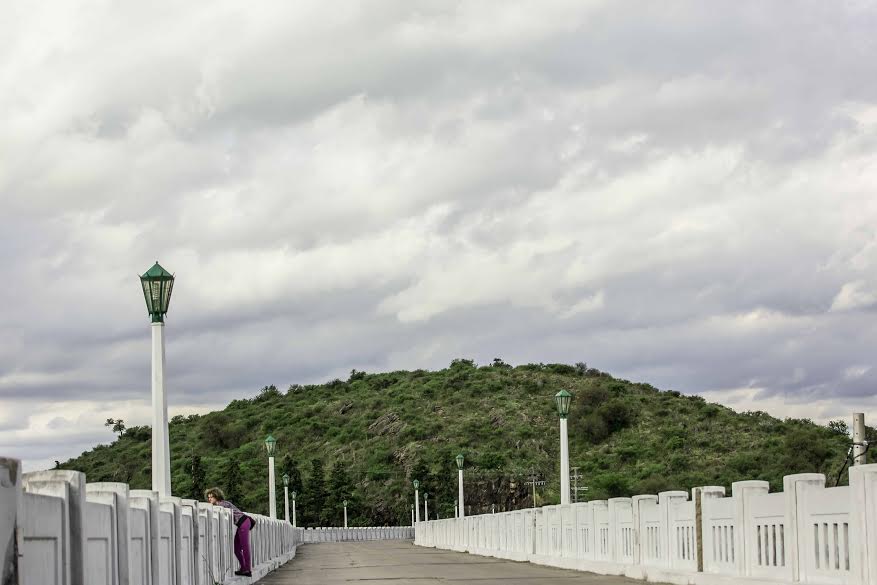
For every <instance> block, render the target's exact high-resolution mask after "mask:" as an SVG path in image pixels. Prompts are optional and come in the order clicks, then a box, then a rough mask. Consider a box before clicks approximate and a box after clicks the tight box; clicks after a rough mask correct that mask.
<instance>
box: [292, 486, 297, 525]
mask: <svg viewBox="0 0 877 585" xmlns="http://www.w3.org/2000/svg"><path fill="white" fill-rule="evenodd" d="M295 496H296V493H295V492H292V527H293V528H295Z"/></svg>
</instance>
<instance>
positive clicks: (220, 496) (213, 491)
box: [204, 487, 225, 502]
mask: <svg viewBox="0 0 877 585" xmlns="http://www.w3.org/2000/svg"><path fill="white" fill-rule="evenodd" d="M210 496H213V497H214V498H216V499H217V500H219V501H220V502H221V501H223V500H224V499H225V494H224V493H222V490H221V489H219V488H218V487H212V488H210V489H207V490H204V499H205V500H208V499H210Z"/></svg>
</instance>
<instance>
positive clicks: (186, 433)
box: [61, 359, 877, 525]
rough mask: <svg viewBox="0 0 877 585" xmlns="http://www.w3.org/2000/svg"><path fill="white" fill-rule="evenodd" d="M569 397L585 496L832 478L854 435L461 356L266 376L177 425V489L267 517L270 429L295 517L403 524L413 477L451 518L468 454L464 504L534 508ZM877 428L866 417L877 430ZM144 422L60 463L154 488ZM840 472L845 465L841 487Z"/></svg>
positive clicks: (583, 374)
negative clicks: (249, 391) (304, 377)
mask: <svg viewBox="0 0 877 585" xmlns="http://www.w3.org/2000/svg"><path fill="white" fill-rule="evenodd" d="M560 389H567V390H569V391H570V392H572V393H573V395H574V398H573V405H572V412H571V413H570V417H569V429H570V438H569V442H570V461H571V465H572V466H578V467H579V473H580V474H581V476H582V477H581V479H579V485H580V486H588V488H589V489H588V491H587V492H584V493H583V495H584V496H585V497H586V498H587V499H596V498H606V497H615V496H628V495H632V494H637V493H656V492H658V491H663V490H667V489H689V488H691V487H692V486H698V485H724V486H726V487H728V488H730V484H731V482H733V481H738V480H742V479H763V480H767V481H769V482H770V483H771V486H772V489H781V487H782V477H783V475H785V474H789V473H797V472H813V471H816V472H822V473H825V474H826V475H828V476H829V483H830V484H832V485H833V482H834V479H835V475H836V474H837V473H838V471H839V470H840V468H841V465H842V464H843V462H844V460H845V458H846V454H847V448H848V445H849V441H850V439H849V437H848V436H847V435H846V427H845V425H844V423H842V422H835V423H832V424H830V425H829V426H828V427H822V426H818V425H816V424H813V423H812V422H810V421H809V420H801V419H786V420H778V419H776V418H773V417H771V416H768V415H767V414H765V413H763V412H744V413H737V412H734V411H732V410H731V409H729V408H726V407H723V406H720V405H717V404H709V403H707V402H705V401H704V400H703V399H702V398H700V397H697V396H685V395H681V394H679V393H678V392H675V391H663V392H662V391H659V390H657V389H656V388H654V387H652V386H650V385H648V384H641V383H633V382H629V381H627V380H619V379H616V378H613V377H612V376H610V375H608V374H606V373H603V372H600V371H598V370H595V369H589V368H587V367H586V366H585V365H584V364H578V365H576V366H569V365H564V364H528V365H522V366H517V367H511V366H509V365H507V364H505V363H503V362H502V361H501V360H498V359H497V360H494V363H493V364H491V365H488V366H481V367H478V366H477V365H476V364H474V363H473V362H472V361H470V360H454V362H452V363H451V365H450V366H449V367H448V368H446V369H443V370H439V371H434V372H431V371H424V370H415V371H410V372H409V371H399V372H389V373H383V374H367V373H364V372H357V371H355V370H354V371H353V372H351V375H350V378H349V379H348V380H347V381H341V380H333V381H331V382H329V383H326V384H320V385H304V386H303V385H298V384H293V385H291V386H289V388H288V389H287V390H286V391H280V390H278V389H277V388H276V387H275V386H273V385H272V386H267V387H264V388H263V389H262V391H261V392H259V394H258V395H257V396H256V397H254V398H252V399H242V400H235V401H233V402H232V403H231V404H229V405H228V406H227V407H226V408H225V409H224V410H222V411H218V412H212V413H210V414H207V415H204V416H198V415H192V416H189V417H182V416H177V417H174V418H173V419H172V421H171V423H170V443H171V456H172V459H171V471H172V484H173V492H174V494H176V495H184V496H197V495H199V494H200V493H201V491H202V490H203V489H204V488H205V487H208V486H213V485H218V486H220V487H222V488H224V489H226V491H227V492H228V495H229V498H230V499H232V500H233V501H235V502H236V503H238V504H239V505H240V506H241V507H242V508H245V509H248V510H251V511H254V512H261V513H267V507H268V504H267V500H268V496H267V493H268V486H267V481H266V479H267V458H266V455H265V448H264V443H263V441H264V439H265V437H266V436H267V435H268V434H271V435H273V436H274V437H275V438H276V439H277V456H276V457H277V459H276V461H277V477H278V480H277V481H278V494H279V498H278V501H279V503H278V513H279V514H281V515H282V513H283V499H282V497H283V487H282V484H281V483H280V477H281V476H282V474H283V473H284V472H287V473H289V474H290V476H292V482H291V487H290V491H292V490H295V491H297V492H298V494H299V496H298V518H299V525H337V524H339V523H340V522H341V513H342V512H341V502H342V501H343V500H344V499H348V500H349V501H350V504H349V513H350V518H351V525H374V524H379V525H382V524H407V523H408V522H409V521H410V506H411V501H412V488H411V480H413V479H415V478H416V479H419V480H420V482H421V484H422V487H421V493H423V492H424V491H425V492H428V493H429V503H430V514H431V516H432V517H434V515H435V513H436V512H437V513H438V514H439V515H440V516H441V517H447V516H450V515H452V514H453V509H454V500H455V498H456V481H457V473H456V466H455V464H454V461H453V458H454V456H455V455H457V453H460V452H462V453H463V454H464V455H465V457H466V471H465V474H466V476H465V478H466V498H467V500H466V504H467V513H470V514H471V513H481V512H485V511H490V509H491V505H495V506H496V509H497V510H498V511H499V510H505V509H514V508H521V507H526V506H530V505H532V497H531V489H530V486H528V485H526V483H525V482H526V481H527V476H528V475H529V473H530V472H531V470H535V472H536V473H537V474H539V475H541V476H542V477H541V479H544V480H546V482H547V483H546V485H545V486H544V487H540V488H539V492H538V495H537V504H540V505H541V504H543V503H556V502H558V501H559V499H560V498H559V494H558V487H559V478H558V476H559V470H558V469H559V464H558V451H559V441H558V418H557V414H556V412H555V407H554V402H553V395H554V394H555V393H556V392H557V391H558V390H560ZM869 433H871V435H872V437H871V438H872V439H873V438H877V437H875V436H873V435H874V432H873V429H869ZM150 450H151V449H150V429H149V427H132V428H128V429H126V430H124V432H123V433H122V434H121V436H120V437H119V438H118V440H116V441H115V442H114V443H112V444H111V445H100V446H98V447H96V448H94V449H93V450H91V451H88V452H86V453H83V454H82V455H81V456H79V457H77V458H75V459H71V460H70V461H67V462H64V463H62V464H61V467H62V468H65V469H77V470H81V471H84V472H85V473H86V474H87V477H88V481H123V482H128V483H130V484H131V485H132V487H134V488H148V487H149V486H150ZM845 482H846V474H844V475H843V477H842V479H841V483H845Z"/></svg>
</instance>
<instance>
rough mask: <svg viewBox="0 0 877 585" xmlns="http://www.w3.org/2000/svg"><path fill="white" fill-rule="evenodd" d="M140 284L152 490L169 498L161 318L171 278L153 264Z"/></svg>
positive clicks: (157, 265) (170, 288)
mask: <svg viewBox="0 0 877 585" xmlns="http://www.w3.org/2000/svg"><path fill="white" fill-rule="evenodd" d="M140 285H141V286H142V287H143V296H144V298H145V299H146V309H147V310H148V311H149V315H150V316H151V317H152V491H154V492H158V495H159V496H169V495H171V450H170V441H169V439H168V435H169V433H168V424H167V394H165V391H164V315H165V313H167V311H168V306H169V305H170V301H171V292H172V291H173V288H174V276H173V275H172V274H171V273H170V272H168V271H167V270H165V269H164V268H162V267H161V265H159V263H158V262H156V263H155V265H154V266H153V267H152V268H150V269H149V270H147V271H146V272H145V273H144V274H143V275H142V276H141V277H140Z"/></svg>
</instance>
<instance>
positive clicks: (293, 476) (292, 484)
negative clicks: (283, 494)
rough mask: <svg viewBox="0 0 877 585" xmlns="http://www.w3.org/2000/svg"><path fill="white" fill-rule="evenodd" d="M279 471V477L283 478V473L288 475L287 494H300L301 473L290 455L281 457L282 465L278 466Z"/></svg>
mask: <svg viewBox="0 0 877 585" xmlns="http://www.w3.org/2000/svg"><path fill="white" fill-rule="evenodd" d="M280 470H281V473H280V476H281V477H283V474H284V473H285V474H287V475H289V492H290V493H292V492H297V493H302V491H301V490H302V482H301V471H299V469H298V464H296V462H295V460H294V459H293V458H292V456H291V455H289V454H287V455H284V456H283V463H281V465H280Z"/></svg>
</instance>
